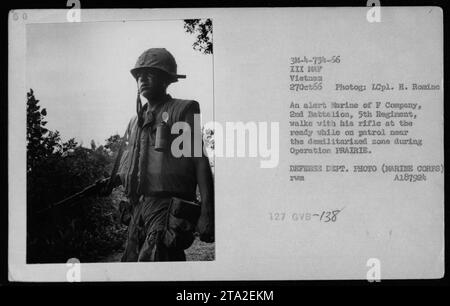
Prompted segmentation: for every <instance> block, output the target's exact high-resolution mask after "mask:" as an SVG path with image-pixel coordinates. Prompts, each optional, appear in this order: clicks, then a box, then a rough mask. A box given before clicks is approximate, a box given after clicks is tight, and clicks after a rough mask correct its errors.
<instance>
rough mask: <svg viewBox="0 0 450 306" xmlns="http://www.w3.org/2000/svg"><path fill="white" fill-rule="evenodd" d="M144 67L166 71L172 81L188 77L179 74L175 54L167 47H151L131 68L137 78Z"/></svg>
mask: <svg viewBox="0 0 450 306" xmlns="http://www.w3.org/2000/svg"><path fill="white" fill-rule="evenodd" d="M143 68H155V69H159V70H162V71H164V72H166V73H167V74H168V75H169V77H170V80H171V81H172V82H177V81H178V79H184V78H186V75H179V74H177V63H176V61H175V58H174V57H173V55H172V54H171V53H170V52H169V51H167V50H166V49H165V48H151V49H148V50H146V51H144V53H142V54H141V56H139V58H138V60H137V62H136V65H135V66H134V68H133V69H131V70H130V72H131V74H132V75H133V77H134V78H135V79H137V72H138V71H139V70H141V69H143Z"/></svg>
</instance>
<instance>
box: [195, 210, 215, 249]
mask: <svg viewBox="0 0 450 306" xmlns="http://www.w3.org/2000/svg"><path fill="white" fill-rule="evenodd" d="M197 229H198V231H199V234H200V240H201V241H204V242H214V216H213V215H212V214H207V213H202V214H201V215H200V218H199V219H198V222H197Z"/></svg>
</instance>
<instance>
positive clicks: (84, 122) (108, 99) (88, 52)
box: [24, 20, 213, 147]
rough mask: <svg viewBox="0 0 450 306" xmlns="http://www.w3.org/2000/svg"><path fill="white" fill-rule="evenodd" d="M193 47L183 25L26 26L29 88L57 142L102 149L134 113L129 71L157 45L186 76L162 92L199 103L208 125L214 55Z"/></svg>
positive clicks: (133, 84)
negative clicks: (74, 141)
mask: <svg viewBox="0 0 450 306" xmlns="http://www.w3.org/2000/svg"><path fill="white" fill-rule="evenodd" d="M194 41H195V35H194V34H188V33H186V32H185V31H184V29H183V21H182V20H169V21H165V20H164V21H126V22H85V23H76V22H75V23H53V24H28V25H27V64H26V83H27V88H32V89H33V90H34V94H35V97H36V99H38V100H40V105H41V109H42V108H46V109H47V114H48V115H47V117H46V120H47V121H48V124H47V128H48V129H50V130H58V131H59V132H60V134H61V138H62V140H63V141H66V140H68V139H70V138H75V140H77V141H78V142H79V143H82V144H83V146H86V147H89V146H90V143H91V140H94V141H95V142H96V144H97V145H100V144H104V143H105V140H106V139H107V138H108V137H109V136H111V135H113V134H120V135H123V134H124V131H125V129H126V127H127V124H128V122H129V120H130V119H131V117H132V116H133V115H134V114H135V111H136V106H135V105H136V104H135V103H136V92H137V91H136V90H137V89H136V81H135V80H134V78H133V77H132V76H131V74H130V69H131V68H133V66H134V64H135V63H136V60H137V58H138V56H139V55H140V54H141V53H142V52H144V51H145V50H146V49H149V48H160V47H163V48H166V49H167V50H169V51H170V52H171V53H172V54H173V55H174V57H175V59H176V61H177V64H178V74H186V75H187V78H186V79H180V80H179V81H178V82H177V83H173V84H171V85H170V86H169V88H168V93H169V94H170V95H171V96H172V97H174V98H179V99H192V100H196V101H198V102H199V103H200V108H201V112H202V122H203V123H206V122H208V121H212V120H213V57H212V55H205V54H203V53H201V52H200V51H197V50H194V49H193V48H192V44H193V43H194ZM24 95H25V93H24Z"/></svg>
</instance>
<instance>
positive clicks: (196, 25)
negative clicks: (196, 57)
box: [184, 19, 213, 54]
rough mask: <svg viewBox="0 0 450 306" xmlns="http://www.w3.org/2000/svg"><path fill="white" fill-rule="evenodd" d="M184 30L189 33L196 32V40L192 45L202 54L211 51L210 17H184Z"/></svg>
mask: <svg viewBox="0 0 450 306" xmlns="http://www.w3.org/2000/svg"><path fill="white" fill-rule="evenodd" d="M184 30H185V31H186V33H189V34H196V35H197V36H196V41H195V42H194V43H193V45H192V47H193V48H194V50H198V51H200V52H202V53H204V54H212V53H213V43H212V31H213V27H212V21H211V19H186V20H184Z"/></svg>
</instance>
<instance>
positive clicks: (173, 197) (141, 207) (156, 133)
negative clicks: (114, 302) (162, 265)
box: [105, 48, 214, 261]
mask: <svg viewBox="0 0 450 306" xmlns="http://www.w3.org/2000/svg"><path fill="white" fill-rule="evenodd" d="M131 74H132V75H133V77H134V78H135V79H136V82H137V87H138V93H137V100H136V111H137V115H136V116H134V117H133V118H132V119H131V121H130V123H129V125H128V128H127V132H126V141H127V144H126V148H125V151H124V153H123V155H122V157H121V159H120V166H119V170H118V175H117V177H116V179H115V183H114V185H118V184H122V185H123V186H124V188H125V191H126V194H127V196H128V197H129V199H130V203H131V205H130V206H131V207H132V210H131V218H130V221H129V227H128V238H127V243H126V248H125V252H124V254H123V256H122V261H184V260H186V256H185V253H184V249H186V248H188V247H189V246H190V245H191V244H192V241H193V239H194V236H193V231H194V228H195V224H192V223H193V222H196V221H197V219H196V218H189V216H186V217H183V216H178V217H179V218H178V219H177V218H174V216H173V215H172V214H171V213H170V212H169V207H170V206H171V205H178V204H180V203H181V204H183V203H188V204H186V205H185V207H188V208H190V207H194V206H193V205H189V203H192V202H193V201H195V200H196V190H197V189H196V188H197V186H198V189H199V191H200V197H201V209H200V213H199V217H198V222H197V224H196V225H197V229H198V232H199V233H200V239H201V240H202V241H205V242H214V187H213V179H212V173H211V168H210V165H209V161H208V158H207V156H206V155H205V153H204V150H201V151H202V153H201V156H194V155H191V156H181V157H175V156H174V155H173V154H172V153H173V152H172V151H171V143H172V141H173V140H174V139H175V138H176V137H177V136H178V135H179V134H175V135H173V134H171V133H170V131H171V127H172V126H173V124H174V123H176V122H180V121H181V122H186V123H187V124H188V125H189V127H190V128H191V131H193V132H194V133H199V132H200V131H195V130H194V126H195V125H194V120H195V118H197V117H198V116H195V114H200V108H199V104H198V103H197V102H196V101H193V100H180V99H174V98H172V97H171V96H170V95H169V94H167V92H166V90H167V87H168V86H169V85H170V84H171V83H174V82H177V81H178V79H179V78H185V76H184V75H178V74H177V64H176V62H175V59H174V57H173V56H172V54H171V53H170V52H168V51H167V50H166V49H164V48H152V49H149V50H147V51H145V52H144V53H143V54H142V55H141V56H140V57H139V58H138V60H137V62H136V65H135V67H134V68H133V69H132V70H131ZM141 96H142V97H144V98H145V99H146V100H147V101H148V102H147V103H146V104H145V105H143V106H142V103H141ZM193 136H194V135H193ZM193 138H194V137H193ZM193 138H192V139H193ZM202 145H203V143H202ZM192 147H193V146H192ZM192 151H193V150H192ZM106 184H108V183H107V182H106V183H105V185H106ZM180 199H181V200H180ZM180 201H181V202H180ZM187 201H191V202H187ZM183 205H184V204H183ZM179 211H185V209H184V208H183V209H181V210H179ZM170 218H173V219H170ZM193 220H195V221H193ZM168 224H170V226H169V225H168ZM169 227H170V228H169Z"/></svg>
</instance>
